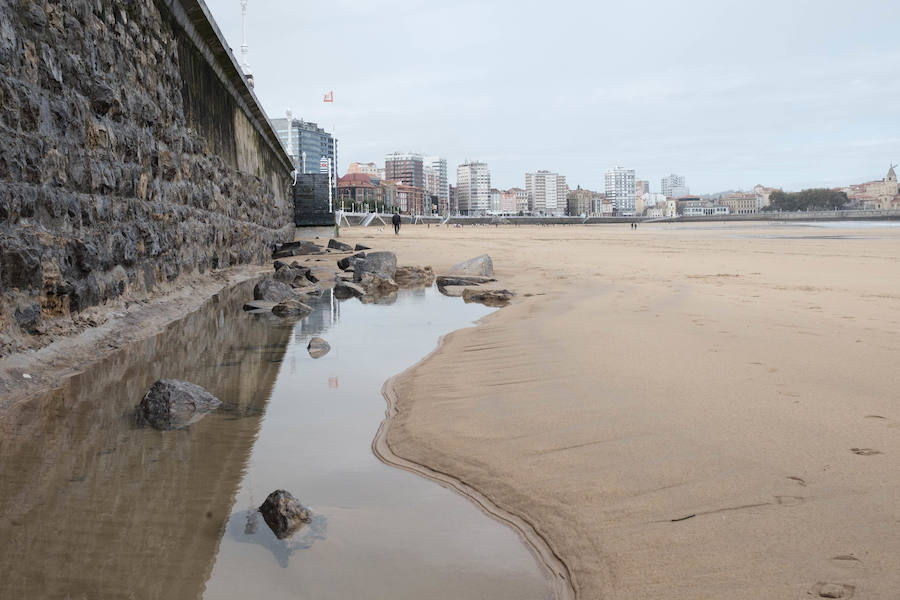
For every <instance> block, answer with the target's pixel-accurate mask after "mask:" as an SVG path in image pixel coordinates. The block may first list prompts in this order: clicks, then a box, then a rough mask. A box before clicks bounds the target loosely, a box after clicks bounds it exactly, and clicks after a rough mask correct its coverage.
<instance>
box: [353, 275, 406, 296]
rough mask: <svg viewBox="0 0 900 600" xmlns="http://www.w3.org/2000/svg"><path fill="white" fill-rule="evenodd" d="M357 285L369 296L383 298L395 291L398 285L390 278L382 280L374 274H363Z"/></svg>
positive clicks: (382, 278)
mask: <svg viewBox="0 0 900 600" xmlns="http://www.w3.org/2000/svg"><path fill="white" fill-rule="evenodd" d="M357 283H358V284H359V285H360V286H361V287H362V288H363V289H364V290H365V291H366V294H368V295H371V296H384V295H386V294H392V293H394V292H396V291H397V289H398V287H399V286H398V285H397V283H396V282H395V281H394V280H393V279H391V278H389V277H388V278H384V277H379V276H378V275H375V274H374V273H363V274H362V277H360V278H359V280H358V281H357Z"/></svg>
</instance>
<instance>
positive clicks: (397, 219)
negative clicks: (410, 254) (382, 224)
mask: <svg viewBox="0 0 900 600" xmlns="http://www.w3.org/2000/svg"><path fill="white" fill-rule="evenodd" d="M391 223H393V224H394V235H400V213H394V216H393V217H391Z"/></svg>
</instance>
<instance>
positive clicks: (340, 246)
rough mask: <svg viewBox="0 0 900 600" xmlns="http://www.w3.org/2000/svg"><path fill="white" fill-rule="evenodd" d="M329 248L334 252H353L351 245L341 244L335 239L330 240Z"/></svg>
mask: <svg viewBox="0 0 900 600" xmlns="http://www.w3.org/2000/svg"><path fill="white" fill-rule="evenodd" d="M328 247H329V248H331V249H332V250H340V251H342V252H353V246H351V245H350V244H345V243H344V242H339V241H337V240H335V239H330V240H328Z"/></svg>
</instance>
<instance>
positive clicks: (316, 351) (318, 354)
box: [306, 337, 331, 358]
mask: <svg viewBox="0 0 900 600" xmlns="http://www.w3.org/2000/svg"><path fill="white" fill-rule="evenodd" d="M306 350H307V352H309V355H310V356H312V357H313V358H322V357H323V356H325V355H326V354H328V352H329V350H331V345H330V344H329V343H328V342H326V341H325V340H323V339H322V338H320V337H314V338H313V339H311V340H309V344H307V345H306Z"/></svg>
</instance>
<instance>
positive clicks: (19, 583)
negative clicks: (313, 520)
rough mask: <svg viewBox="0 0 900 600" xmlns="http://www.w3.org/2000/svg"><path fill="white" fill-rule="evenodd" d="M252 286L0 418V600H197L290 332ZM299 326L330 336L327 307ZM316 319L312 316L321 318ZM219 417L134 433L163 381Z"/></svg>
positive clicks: (322, 303) (322, 304) (326, 300)
mask: <svg viewBox="0 0 900 600" xmlns="http://www.w3.org/2000/svg"><path fill="white" fill-rule="evenodd" d="M251 290H252V283H251V284H248V285H243V286H239V287H238V288H237V289H235V290H232V291H231V292H229V293H227V294H223V295H221V296H220V297H218V298H215V299H213V300H212V301H210V302H208V303H207V304H206V305H205V306H204V307H203V308H202V309H201V310H200V311H198V312H196V313H194V314H191V315H189V316H187V317H186V318H184V319H183V320H182V321H180V322H178V323H175V324H173V325H171V326H170V327H169V328H168V329H166V330H165V331H164V332H162V333H161V334H160V335H158V336H156V337H154V338H152V339H148V340H146V341H144V342H141V343H137V344H134V345H131V346H129V347H127V348H124V349H122V350H121V351H119V352H117V353H116V354H115V355H114V356H112V357H111V358H109V359H108V360H105V361H103V362H102V363H100V364H99V365H98V366H97V367H96V368H93V369H91V370H90V371H89V372H86V373H84V374H82V375H79V376H76V377H74V378H72V379H71V380H69V381H68V382H67V384H66V385H65V387H63V388H62V389H60V390H57V391H55V392H53V393H51V394H49V395H47V396H45V397H41V398H38V399H35V400H33V401H30V402H26V403H22V404H20V405H17V406H15V407H13V408H12V409H10V410H9V411H8V412H7V413H6V414H5V415H3V416H2V418H0V457H2V459H0V540H2V547H0V573H2V574H3V575H2V577H0V598H37V597H46V598H82V597H84V598H197V597H200V596H201V595H202V593H203V587H204V584H205V582H206V580H207V578H208V576H209V574H210V572H211V569H212V565H213V563H214V560H215V556H216V552H217V549H218V544H219V540H220V538H221V535H222V533H223V531H224V526H225V523H226V521H227V519H228V515H229V513H230V512H231V510H232V503H233V499H234V495H235V493H236V491H237V489H238V486H239V484H240V482H241V479H242V476H243V473H244V470H245V465H246V462H247V460H248V457H249V455H250V451H251V449H252V447H253V443H254V440H255V439H256V435H257V432H258V430H259V426H260V420H261V417H262V414H263V413H264V411H265V408H266V404H267V402H268V399H269V396H270V394H271V391H272V387H273V385H274V382H275V379H276V377H277V375H278V371H279V368H280V365H281V362H282V358H283V356H284V353H285V349H286V346H287V344H288V341H289V339H290V336H291V334H292V332H293V331H294V324H293V323H290V322H285V321H281V320H277V319H274V318H271V317H266V316H262V317H260V316H256V315H248V314H245V313H243V312H242V311H241V305H242V304H243V302H245V301H246V300H247V299H248V298H249V297H250V296H251ZM314 303H315V304H316V305H318V306H317V308H318V310H317V311H316V312H315V313H314V315H311V316H310V318H309V319H308V320H307V321H306V322H304V324H303V325H302V327H305V328H306V329H308V330H313V329H315V330H316V332H317V333H321V332H323V331H325V330H326V329H327V328H328V326H329V325H330V323H331V322H332V319H333V318H334V315H333V312H332V309H331V300H330V296H329V295H326V296H324V297H323V298H321V299H318V300H316V301H315V302H314ZM313 317H315V318H313ZM164 377H169V378H179V379H186V380H189V381H192V382H194V383H197V384H198V385H201V386H203V387H205V388H206V389H208V390H209V391H210V392H212V393H213V394H214V395H216V396H217V397H219V398H220V399H221V400H222V401H223V403H224V406H223V407H222V408H221V409H220V410H218V411H216V412H214V413H212V414H211V415H208V416H207V417H206V418H204V419H203V420H201V421H200V422H198V423H195V424H193V425H192V426H191V427H190V428H188V429H186V430H182V431H171V432H158V431H155V430H152V429H144V428H139V427H136V426H135V424H134V420H133V411H134V407H135V406H136V405H137V404H138V402H139V401H140V399H141V397H142V396H143V394H144V393H145V391H146V390H147V389H148V388H149V386H150V385H151V384H152V383H153V382H154V381H155V380H156V379H159V378H164Z"/></svg>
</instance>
